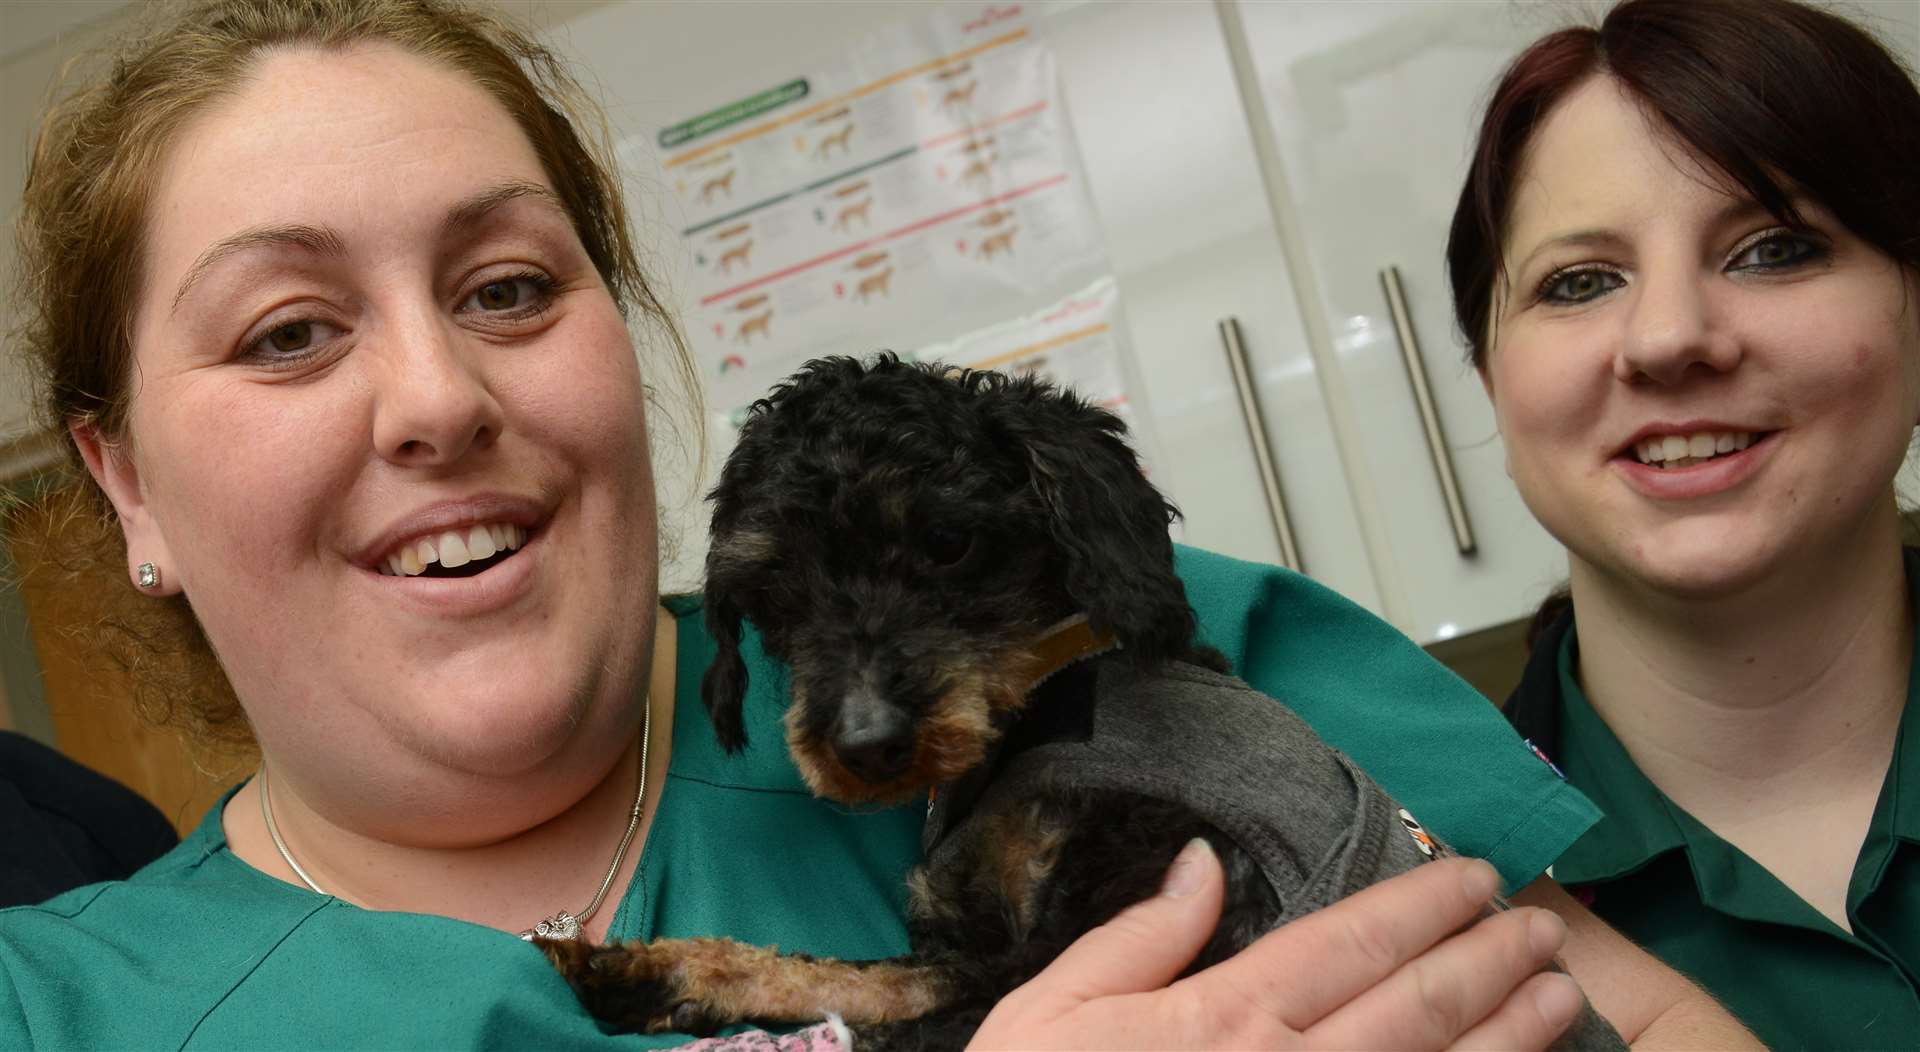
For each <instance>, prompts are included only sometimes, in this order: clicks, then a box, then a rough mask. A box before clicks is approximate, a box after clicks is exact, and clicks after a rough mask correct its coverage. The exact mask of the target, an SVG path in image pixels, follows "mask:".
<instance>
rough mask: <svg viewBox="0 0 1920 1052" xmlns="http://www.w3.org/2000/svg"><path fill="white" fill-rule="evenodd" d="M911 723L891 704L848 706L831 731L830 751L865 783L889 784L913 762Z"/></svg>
mask: <svg viewBox="0 0 1920 1052" xmlns="http://www.w3.org/2000/svg"><path fill="white" fill-rule="evenodd" d="M913 746H914V742H913V721H911V720H909V719H908V718H907V717H906V715H905V714H904V713H902V712H901V711H900V710H899V709H896V708H894V707H893V706H891V705H850V706H848V707H847V708H846V709H845V710H843V711H842V712H841V714H840V719H839V720H838V721H836V723H835V724H834V728H833V752H834V755H836V756H838V757H839V758H840V762H841V764H843V765H844V766H845V767H846V768H847V770H849V771H852V772H853V773H854V775H856V776H857V777H859V778H861V779H862V780H864V781H868V782H873V783H876V784H877V783H880V782H887V781H892V780H893V779H895V778H898V777H899V776H900V775H902V774H904V773H906V770H907V767H908V766H909V765H911V764H912V763H913V751H914V750H913Z"/></svg>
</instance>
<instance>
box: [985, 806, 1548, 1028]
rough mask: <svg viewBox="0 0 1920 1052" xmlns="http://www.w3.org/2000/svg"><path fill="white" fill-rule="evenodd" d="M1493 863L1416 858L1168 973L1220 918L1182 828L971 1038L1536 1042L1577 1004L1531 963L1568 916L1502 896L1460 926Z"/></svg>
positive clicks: (1208, 867) (1215, 893)
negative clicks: (1149, 880) (1160, 866)
mask: <svg viewBox="0 0 1920 1052" xmlns="http://www.w3.org/2000/svg"><path fill="white" fill-rule="evenodd" d="M1196 845H1197V846H1196ZM1497 879H1498V878H1497V877H1496V876H1495V874H1494V871H1493V869H1492V867H1490V866H1488V865H1486V864H1485V863H1483V862H1475V861H1467V860H1462V859H1447V860H1443V861H1440V862H1435V863H1432V864H1430V865H1426V866H1421V867H1418V868H1416V869H1413V870H1411V871H1408V872H1406V873H1403V874H1401V875H1400V876H1398V877H1395V878H1393V879H1391V880H1387V881H1383V882H1381V883H1379V884H1376V885H1374V886H1373V887H1371V888H1368V889H1366V890H1364V891H1361V892H1360V893H1358V894H1356V895H1353V896H1352V897H1350V898H1347V899H1344V900H1342V901H1340V902H1336V903H1334V904H1333V905H1331V906H1328V907H1326V908H1324V909H1322V910H1319V911H1318V912H1315V913H1313V914H1310V915H1308V916H1306V917H1303V918H1301V919H1300V920H1297V921H1295V922H1293V923H1291V924H1288V925H1285V926H1284V927H1281V928H1279V929H1278V930H1276V931H1274V932H1272V933H1271V934H1269V935H1267V936H1266V937H1264V938H1262V939H1261V940H1260V941H1258V942H1256V943H1254V944H1253V945H1252V946H1250V947H1248V948H1247V949H1245V950H1243V951H1241V952H1240V954H1239V955H1237V956H1236V957H1234V958H1233V959H1231V960H1228V961H1226V962H1223V963H1221V964H1219V965H1216V966H1214V967H1212V968H1209V969H1207V970H1205V971H1202V972H1199V973H1198V974H1195V975H1193V976H1190V977H1188V978H1186V979H1182V980H1180V981H1178V982H1173V979H1174V977H1175V976H1177V975H1179V974H1180V973H1181V971H1182V970H1184V969H1185V968H1186V966H1187V964H1188V963H1189V962H1190V961H1192V959H1193V957H1194V955H1195V954H1196V953H1197V952H1198V951H1199V950H1200V948H1201V946H1203V945H1204V944H1205V943H1206V941H1207V939H1208V938H1209V937H1210V936H1211V935H1212V933H1213V930H1214V927H1215V925H1216V924H1218V923H1219V919H1220V907H1221V902H1222V898H1223V893H1224V887H1225V885H1224V880H1223V875H1222V873H1221V869H1220V864H1219V862H1218V860H1217V859H1215V857H1214V855H1213V853H1212V851H1211V850H1209V849H1207V847H1206V845H1205V843H1204V842H1203V841H1196V844H1195V845H1189V848H1188V850H1187V851H1185V852H1182V854H1181V856H1180V858H1179V859H1178V860H1176V861H1175V863H1174V866H1173V868H1172V869H1171V870H1169V872H1168V879H1167V882H1166V885H1165V886H1164V887H1163V888H1162V891H1161V894H1160V895H1159V896H1157V897H1155V898H1152V899H1149V900H1147V901H1146V902H1143V903H1140V904H1139V905H1137V906H1135V907H1133V908H1132V909H1129V910H1127V911H1126V912H1124V913H1122V914H1120V915H1119V916H1117V917H1115V918H1114V919H1113V920H1112V921H1110V922H1108V923H1107V924H1105V925H1102V926H1101V927H1099V928H1096V929H1094V930H1093V931H1090V932H1088V933H1087V934H1086V935H1085V936H1083V937H1082V938H1081V939H1080V940H1079V941H1077V942H1075V943H1074V944H1073V946H1072V947H1070V948H1069V949H1068V950H1067V952H1066V953H1064V954H1062V955H1061V956H1060V958H1059V959H1058V960H1056V961H1055V962H1054V963H1053V965H1052V966H1051V967H1049V968H1048V969H1047V970H1046V971H1044V972H1042V973H1041V974H1040V975H1039V976H1037V977H1036V978H1034V979H1033V981H1031V982H1029V983H1027V984H1026V985H1025V986H1022V987H1020V988H1019V989H1018V990H1015V991H1014V992H1013V993H1011V994H1009V995H1007V997H1005V998H1004V999H1002V1000H1001V1002H1000V1003H999V1005H998V1006H997V1007H995V1008H994V1010H993V1012H992V1013H991V1014H990V1015H988V1016H987V1019H986V1022H985V1023H983V1024H982V1025H981V1027H980V1029H979V1031H978V1032H977V1033H976V1034H975V1035H974V1039H973V1041H972V1043H971V1045H970V1046H969V1047H971V1048H977V1049H1016V1048H1035V1049H1039V1048H1049V1049H1061V1048H1102V1049H1111V1048H1434V1049H1439V1048H1451V1047H1455V1046H1456V1045H1460V1046H1475V1047H1497V1048H1512V1049H1544V1048H1546V1047H1547V1046H1548V1045H1549V1044H1551V1043H1552V1041H1553V1039H1554V1038H1555V1037H1556V1036H1558V1035H1559V1034H1560V1032H1561V1031H1562V1030H1564V1029H1565V1028H1566V1027H1567V1025H1568V1024H1569V1023H1570V1022H1571V1021H1572V1020H1573V1018H1574V1016H1575V1014H1576V1013H1577V1012H1578V1010H1579V1008H1580V1005H1581V999H1580V995H1579V991H1578V990H1577V989H1576V988H1575V986H1574V985H1573V980H1571V979H1569V978H1568V977H1566V976H1565V975H1559V974H1554V973H1542V972H1541V971H1540V970H1541V969H1542V968H1543V967H1545V966H1546V965H1547V964H1548V962H1550V961H1551V960H1552V957H1553V954H1554V953H1555V952H1556V951H1558V950H1559V948H1560V944H1561V942H1562V941H1563V939H1564V937H1565V933H1566V929H1565V926H1564V925H1563V924H1561V923H1560V922H1559V920H1558V919H1557V918H1554V917H1553V915H1552V914H1551V913H1548V912H1547V911H1544V910H1526V909H1516V910H1510V911H1506V912H1502V913H1498V914H1495V915H1493V916H1490V917H1487V918H1486V919H1484V920H1481V921H1480V922H1479V923H1477V924H1473V926H1472V927H1471V928H1467V929H1466V930H1465V931H1460V930H1459V929H1460V928H1461V927H1462V926H1464V925H1467V924H1469V923H1472V922H1473V920H1474V918H1476V917H1478V916H1480V915H1481V912H1482V911H1483V910H1484V909H1485V907H1486V904H1487V901H1488V900H1489V898H1491V896H1492V895H1493V892H1494V889H1495V885H1496V883H1497ZM1455 932H1458V934H1454V933H1455ZM1383 948H1384V951H1383ZM1169 983H1172V985H1168V984H1169ZM1463 1006H1464V1007H1465V1009H1466V1010H1465V1011H1462V1008H1463Z"/></svg>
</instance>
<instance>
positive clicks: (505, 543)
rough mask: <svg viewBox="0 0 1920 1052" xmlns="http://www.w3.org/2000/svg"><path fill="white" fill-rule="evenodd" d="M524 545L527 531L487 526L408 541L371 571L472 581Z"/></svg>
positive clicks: (506, 525) (504, 525)
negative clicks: (466, 578)
mask: <svg viewBox="0 0 1920 1052" xmlns="http://www.w3.org/2000/svg"><path fill="white" fill-rule="evenodd" d="M526 543H527V531H526V530H525V529H524V528H522V527H520V526H515V525H513V524H511V523H504V522H491V523H481V524H480V525H477V526H468V527H465V528H462V529H458V530H446V531H444V532H441V533H436V534H434V535H433V536H431V537H421V538H419V539H418V540H412V541H408V542H407V543H406V544H403V545H401V546H400V549H399V550H398V551H395V552H394V553H393V554H391V555H389V556H387V557H386V559H384V560H383V561H382V562H381V563H380V565H379V566H377V567H375V569H377V570H379V571H380V573H382V574H384V575H386V576H388V577H472V576H474V575H475V574H480V573H485V572H486V571H487V570H490V569H492V568H493V567H494V566H497V565H499V564H500V563H502V562H505V561H506V560H507V559H508V558H510V557H511V556H512V555H513V553H514V552H517V551H519V550H520V547H521V545H524V544H526Z"/></svg>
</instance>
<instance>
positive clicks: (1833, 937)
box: [1549, 552, 1920, 1050]
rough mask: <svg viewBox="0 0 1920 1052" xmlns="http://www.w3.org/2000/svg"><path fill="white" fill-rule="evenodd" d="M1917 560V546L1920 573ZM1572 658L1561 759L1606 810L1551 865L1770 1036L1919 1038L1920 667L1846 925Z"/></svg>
mask: <svg viewBox="0 0 1920 1052" xmlns="http://www.w3.org/2000/svg"><path fill="white" fill-rule="evenodd" d="M1917 565H1920V560H1917V559H1916V558H1915V554H1914V553H1913V552H1909V553H1908V556H1907V573H1908V579H1909V580H1910V581H1913V580H1914V579H1915V577H1916V576H1917V575H1916V566H1917ZM1913 591H1914V593H1915V594H1916V595H1920V585H1916V587H1915V588H1914V589H1913ZM1559 660H1560V698H1561V709H1560V728H1561V730H1560V741H1559V750H1558V751H1557V753H1556V754H1555V756H1554V760H1555V761H1556V762H1558V763H1559V765H1560V767H1561V768H1562V769H1563V770H1564V771H1565V773H1566V776H1567V779H1568V781H1570V782H1572V783H1573V785H1574V786H1576V787H1577V788H1579V789H1580V790H1581V791H1582V792H1584V793H1585V794H1586V795H1587V796H1588V797H1589V798H1590V799H1592V800H1593V802H1594V803H1596V804H1598V805H1600V809H1601V810H1602V811H1605V812H1606V817H1605V818H1603V819H1602V820H1601V821H1600V822H1599V823H1597V824H1596V825H1594V826H1593V827H1592V828H1591V829H1589V830H1588V831H1587V834H1586V835H1585V836H1583V837H1581V838H1580V840H1579V841H1577V842H1576V843H1575V844H1574V845H1573V847H1572V848H1570V849H1568V851H1567V852H1566V853H1565V854H1563V855H1561V856H1560V859H1559V861H1557V862H1555V863H1554V865H1553V868H1552V869H1551V870H1550V871H1549V872H1551V873H1552V874H1553V876H1554V879H1556V880H1557V881H1559V882H1560V883H1561V884H1563V885H1566V886H1568V887H1569V888H1571V889H1573V890H1574V892H1575V894H1576V895H1578V896H1580V897H1582V898H1586V897H1588V896H1591V901H1590V902H1589V905H1590V906H1591V907H1592V909H1593V911H1594V912H1595V913H1597V914H1599V915H1600V916H1601V917H1602V918H1604V919H1605V920H1606V921H1607V922H1608V923H1609V924H1612V925H1613V926H1614V927H1616V928H1618V929H1620V930H1621V931H1622V932H1624V933H1626V934H1627V935H1628V936H1630V937H1632V938H1633V939H1634V940H1635V941H1637V942H1639V943H1640V944H1641V945H1642V946H1645V947H1646V948H1647V949H1648V950H1650V951H1652V952H1653V953H1654V954H1656V955H1658V956H1659V957H1661V958H1662V959H1664V960H1665V961H1667V962H1668V963H1669V964H1672V965H1673V966H1674V967H1675V968H1678V969H1680V970H1681V971H1683V972H1685V973H1687V974H1688V975H1690V976H1692V977H1693V978H1694V979H1695V980H1696V981H1698V982H1699V983H1700V984H1701V985H1702V986H1704V987H1706V989H1707V990H1708V991H1709V992H1711V993H1712V994H1713V995H1714V996H1715V997H1717V998H1719V1000H1720V1001H1721V1003H1723V1004H1725V1005H1726V1006H1727V1008H1728V1009H1729V1010H1731V1011H1732V1012H1733V1013H1734V1014H1735V1015H1737V1016H1739V1017H1740V1020H1741V1021H1742V1022H1744V1023H1745V1024H1746V1025H1747V1026H1748V1027H1749V1028H1751V1029H1752V1030H1753V1032H1754V1033H1755V1034H1756V1035H1758V1036H1759V1038H1760V1039H1761V1040H1762V1041H1765V1042H1766V1043H1767V1045H1768V1047H1770V1048H1773V1049H1776V1050H1788V1049H1868V1048H1872V1049H1878V1048H1907V1049H1911V1048H1920V994H1916V985H1915V984H1916V975H1920V677H1914V676H1912V675H1911V674H1909V677H1908V687H1907V707H1906V711H1905V714H1904V715H1903V716H1902V717H1901V720H1900V730H1899V736H1898V739H1897V740H1896V741H1895V743H1894V747H1893V763H1892V765H1891V767H1890V768H1889V770H1888V771H1887V778H1886V782H1885V784H1884V785H1883V786H1882V787H1881V789H1880V802H1879V804H1878V805H1876V806H1875V808H1874V811H1873V824H1872V826H1871V827H1870V828H1869V829H1868V831H1867V837H1866V841H1865V842H1864V843H1863V844H1862V846H1861V849H1860V856H1859V857H1858V858H1857V859H1855V860H1854V864H1853V880H1852V882H1851V883H1850V884H1849V886H1848V888H1847V918H1848V920H1849V921H1851V922H1852V924H1853V933H1852V934H1849V933H1847V932H1845V931H1842V930H1841V929H1840V928H1839V927H1838V926H1837V925H1835V924H1834V923H1833V922H1832V921H1830V920H1828V919H1827V918H1826V916H1825V915H1823V914H1822V913H1820V912H1819V911H1818V910H1816V909H1814V908H1813V907H1812V906H1811V905H1808V904H1807V902H1806V901H1805V900H1804V899H1802V898H1800V896H1798V895H1796V894H1794V893H1793V892H1792V891H1790V890H1788V888H1787V887H1786V885H1784V884H1782V883H1780V881H1779V880H1777V879H1775V878H1774V876H1773V874H1771V873H1769V872H1768V871H1767V870H1766V869H1764V868H1762V867H1761V866H1760V864H1759V863H1757V862H1755V861H1754V860H1753V859H1752V858H1750V857H1748V856H1747V854H1746V853H1745V852H1743V851H1741V850H1740V849H1739V848H1737V847H1734V846H1733V845H1732V844H1729V843H1727V842H1726V841H1725V840H1722V839H1720V838H1719V837H1718V836H1715V835H1714V833H1713V831H1712V830H1710V829H1708V828H1707V827H1706V826H1704V825H1702V824H1701V823H1700V822H1699V821H1698V820H1697V819H1695V818H1694V817H1693V816H1692V815H1689V814H1688V813H1686V812H1685V811H1683V810H1681V809H1680V807H1679V806H1678V805H1676V804H1675V803H1674V802H1673V801H1671V800H1669V799H1667V798H1666V796H1665V795H1664V794H1662V793H1661V792H1660V790H1659V789H1657V788H1655V787H1654V785H1653V783H1652V782H1650V781H1648V780H1647V777H1646V775H1644V774H1642V773H1640V769H1639V768H1638V767H1637V766H1635V765H1634V762H1633V760H1632V758H1631V757H1630V756H1629V755H1628V754H1627V751H1626V749H1625V747H1623V746H1622V745H1621V744H1620V740H1619V739H1618V738H1616V737H1614V735H1613V732H1612V731H1611V730H1610V729H1608V727H1607V725H1606V724H1605V723H1604V722H1602V721H1601V719H1600V717H1599V715H1598V714H1597V713H1595V712H1594V711H1593V706H1592V705H1591V704H1590V703H1589V702H1588V701H1587V697H1586V695H1585V694H1584V693H1582V692H1581V690H1580V685H1579V683H1578V681H1577V679H1576V678H1575V675H1574V670H1575V668H1576V667H1577V661H1578V652H1577V648H1576V646H1575V643H1574V633H1572V632H1568V633H1567V634H1566V638H1565V640H1564V641H1563V642H1562V644H1561V647H1560V654H1559ZM1910 667H1920V645H1917V646H1916V655H1915V661H1914V663H1913V665H1911V666H1910Z"/></svg>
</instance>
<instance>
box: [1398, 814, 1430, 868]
mask: <svg viewBox="0 0 1920 1052" xmlns="http://www.w3.org/2000/svg"><path fill="white" fill-rule="evenodd" d="M1400 826H1401V828H1403V829H1405V830H1406V831H1407V835H1408V836H1410V837H1412V838H1413V842H1414V845H1415V846H1417V847H1418V848H1419V849H1420V853H1421V854H1423V855H1425V856H1427V857H1428V858H1432V857H1434V854H1435V853H1436V851H1437V850H1438V845H1436V844H1435V843H1434V842H1433V837H1432V836H1431V835H1429V834H1428V833H1427V829H1426V827H1425V826H1423V825H1421V824H1420V823H1419V822H1416V821H1414V819H1413V816H1412V815H1410V814H1408V813H1407V809H1406V808H1404V807H1403V808H1401V809H1400Z"/></svg>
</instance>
